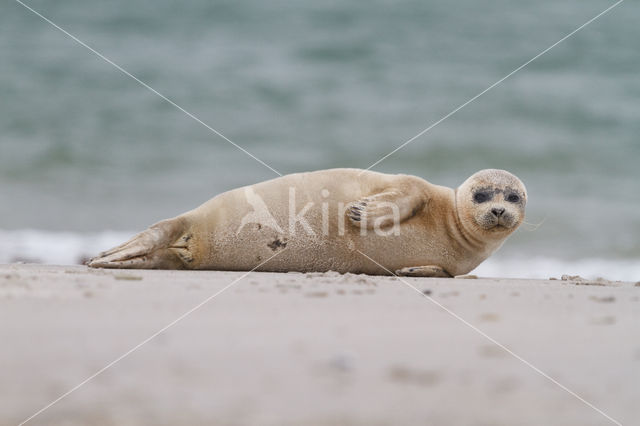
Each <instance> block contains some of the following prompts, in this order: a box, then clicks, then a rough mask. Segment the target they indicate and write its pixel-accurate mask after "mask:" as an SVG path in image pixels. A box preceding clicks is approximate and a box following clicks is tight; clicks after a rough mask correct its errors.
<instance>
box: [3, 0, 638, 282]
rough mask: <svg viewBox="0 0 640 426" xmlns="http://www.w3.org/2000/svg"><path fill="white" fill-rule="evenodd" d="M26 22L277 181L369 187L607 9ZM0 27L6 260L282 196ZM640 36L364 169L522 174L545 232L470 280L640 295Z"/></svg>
mask: <svg viewBox="0 0 640 426" xmlns="http://www.w3.org/2000/svg"><path fill="white" fill-rule="evenodd" d="M27 4H29V5H30V6H32V7H33V8H35V9H36V10H38V11H39V12H40V13H42V14H43V15H45V16H47V17H48V18H50V19H51V20H52V21H54V22H55V23H57V24H58V25H60V26H61V27H63V28H65V29H66V30H68V31H69V32H70V33H72V34H74V35H75V36H77V37H78V38H79V39H81V40H82V41H84V42H86V43H87V44H89V45H90V46H92V47H93V48H95V49H96V50H98V51H99V52H101V53H103V54H104V55H106V56H107V57H109V58H110V59H112V60H113V61H114V62H116V63H118V64H119V65H121V66H122V67H123V68H125V69H126V70H128V71H129V72H131V73H132V74H134V75H135V76H137V77H138V78H140V79H141V80H143V81H144V82H146V83H147V84H149V85H150V86H152V87H153V88H155V89H157V90H158V91H159V92H161V93H162V94H164V95H166V96H167V97H169V98H171V99H172V100H174V101H175V102H176V103H177V104H179V105H181V106H182V107H184V108H185V109H187V110H188V111H190V112H192V113H193V114H195V115H196V116H198V117H199V118H200V119H202V120H203V121H204V122H206V123H207V124H209V125H211V126H212V127H214V128H215V129H217V130H219V131H220V132H221V133H223V134H224V135H226V136H227V137H229V138H230V139H231V140H233V141H234V142H236V143H238V144H239V145H241V146H242V147H244V148H246V149H247V150H249V151H250V152H252V153H253V154H254V155H256V156H257V157H259V158H260V159H262V160H263V161H265V162H266V163H267V164H269V165H271V166H273V167H274V168H275V169H277V170H279V171H280V172H281V173H283V174H285V173H292V172H300V171H309V170H316V169H323V168H332V167H358V168H366V167H368V166H369V165H371V164H372V163H374V162H375V161H377V160H378V159H379V158H380V157H382V156H383V155H386V154H387V153H388V152H390V151H391V150H393V149H395V148H396V147H397V146H398V145H400V144H401V143H403V142H404V141H406V140H407V139H409V138H411V137H412V136H414V135H415V134H417V133H418V132H420V131H421V130H423V129H424V128H426V127H427V126H429V125H430V124H432V123H433V122H435V121H436V120H438V119H440V118H441V117H442V116H444V115H445V114H447V113H449V112H450V111H451V110H453V109H454V108H456V107H457V106H459V105H460V104H462V103H464V102H466V101H467V100H468V99H470V98H471V97H473V96H475V95H476V94H478V93H479V92H481V91H482V90H484V89H485V88H487V87H488V86H489V85H491V84H492V83H494V82H495V81H497V80H499V79H500V78H502V77H503V76H505V75H506V74H508V73H509V72H511V71H512V70H514V69H515V68H516V67H518V66H520V65H521V64H523V63H524V62H526V61H527V60H529V59H531V58H532V57H533V56H535V55H536V54H538V53H539V52H541V51H542V50H543V49H545V48H547V47H548V46H550V45H551V44H553V43H555V42H556V41H558V40H559V39H561V38H562V37H564V36H565V35H566V34H568V33H570V32H571V31H573V30H574V29H575V28H577V27H578V26H580V25H582V24H583V23H585V22H586V21H587V20H589V19H591V18H592V17H594V16H595V15H597V14H598V13H600V12H601V11H603V10H604V9H605V8H607V7H608V6H610V5H611V4H613V2H612V1H604V0H562V1H558V0H540V1H537V2H530V1H500V0H499V1H495V0H492V1H488V0H455V1H450V0H449V1H445V0H440V1H434V0H430V1H417V0H416V1H382V0H374V1H366V2H363V1H356V0H351V1H347V0H340V1H322V2H312V1H300V0H296V1H294V0H276V1H269V2H266V1H261V0H243V1H237V0H229V1H209V0H187V1H180V2H179V1H169V0H126V1H125V0H113V1H109V2H95V1H94V2H87V1H80V0H59V1H56V2H50V1H44V0H31V1H28V2H27ZM0 11H1V13H0V99H1V102H0V129H1V131H0V262H13V261H37V262H48V263H77V262H79V260H80V259H81V258H82V257H83V256H87V255H93V254H95V253H96V252H97V251H99V250H102V249H105V248H107V247H109V246H112V245H115V244H116V243H119V242H121V240H122V239H125V238H128V237H129V236H130V235H131V234H132V233H133V232H136V231H139V230H142V229H144V228H145V227H147V226H148V225H150V224H151V223H154V222H156V221H158V220H161V219H164V218H167V217H171V216H175V215H177V214H179V213H182V212H184V211H186V210H189V209H191V208H193V207H196V206H198V205H199V204H201V203H202V202H204V201H206V200H207V199H209V198H210V197H212V196H213V195H215V194H217V193H219V192H222V191H225V190H228V189H232V188H235V187H238V186H241V185H247V184H252V183H255V182H257V181H261V180H265V179H270V178H273V177H275V174H274V173H273V172H272V171H271V170H269V169H268V168H265V167H264V166H262V165H261V164H259V163H258V162H256V161H255V160H254V159H252V158H250V157H249V156H247V155H246V154H244V153H242V152H241V151H239V150H238V149H236V148H235V147H233V146H232V145H230V144H229V143H228V142H226V141H224V140H223V139H221V138H220V137H218V136H216V135H215V134H213V133H212V132H210V131H209V130H207V129H206V128H205V127H203V126H201V125H200V124H198V123H197V122H195V121H194V120H192V119H191V118H189V117H188V116H186V115H185V114H184V113H183V112H181V111H179V110H177V109H176V108H175V107H173V106H171V105H170V104H169V103H167V102H165V101H164V100H162V99H161V98H160V97H158V96H157V95H155V94H153V93H151V92H150V91H149V90H147V89H145V88H144V87H142V86H140V85H139V84H138V83H136V82H135V81H133V80H132V79H131V78H129V77H127V76H125V75H124V74H122V73H121V72H120V71H118V70H117V69H115V68H114V67H113V66H111V65H109V64H107V63H106V62H104V61H103V60H102V59H100V58H99V57H97V56H96V55H94V54H92V53H91V52H89V51H88V50H87V49H85V48H83V47H81V46H80V45H78V44H77V43H75V42H74V41H73V40H71V39H70V38H69V37H67V36H66V35H64V34H62V33H61V32H59V31H58V30H56V29H55V28H53V27H52V26H51V25H49V24H48V23H46V22H44V21H43V20H42V19H40V18H39V17H37V16H36V15H34V14H33V13H32V12H30V11H28V10H27V9H25V8H24V7H22V6H21V5H19V4H18V3H15V2H12V1H8V2H3V4H2V6H0ZM639 19H640V5H638V3H637V2H630V1H629V2H624V3H622V4H621V5H620V6H618V7H617V8H615V9H613V10H612V11H611V12H610V13H608V14H606V15H604V16H603V17H601V18H600V19H598V20H597V21H595V22H593V23H592V24H591V25H589V26H588V27H586V28H585V29H584V30H582V31H580V32H579V33H577V34H576V35H575V36H573V37H571V38H570V39H568V40H566V41H565V42H563V43H562V44H560V45H558V46H557V47H555V48H554V49H553V50H551V51H550V52H548V53H547V54H545V55H544V56H542V57H540V58H539V59H537V60H536V61H535V62H533V63H531V64H529V65H528V66H527V67H526V68H524V69H522V70H521V71H519V72H518V73H516V74H515V75H513V76H512V77H511V78H509V79H508V80H506V81H504V82H503V83H502V84H500V85H499V86H497V87H496V88H494V89H493V90H491V91H490V92H488V93H487V94H485V95H484V96H482V97H481V98H479V99H478V100H477V101H475V102H473V103H472V104H470V105H468V106H467V107H466V108H464V109H462V110H461V111H459V112H458V113H456V114H455V115H453V116H452V117H451V118H449V119H448V120H446V121H444V122H443V123H441V124H440V125H438V126H437V127H435V128H434V129H432V130H431V131H430V132H428V133H426V134H425V135H423V136H422V137H420V138H419V139H417V140H415V141H414V142H413V143H412V144H410V145H408V146H407V147H405V148H404V149H402V150H400V151H399V152H397V153H396V154H394V155H392V156H391V157H389V158H387V159H386V160H385V161H383V162H381V163H380V164H379V165H377V166H376V167H375V168H374V170H377V171H382V172H389V173H409V174H415V175H418V176H421V177H424V178H425V179H427V180H429V181H431V182H433V183H437V184H442V185H448V186H452V187H455V186H458V185H459V184H460V183H461V182H462V181H463V180H464V179H465V178H466V177H467V176H469V175H470V174H472V173H473V172H475V171H477V170H479V169H483V168H490V167H491V168H504V169H508V170H510V171H511V172H513V173H515V174H516V175H518V176H519V177H520V178H521V179H522V180H523V181H524V182H525V184H526V185H527V188H528V191H529V197H530V200H529V205H528V213H527V221H528V222H529V223H531V224H534V225H535V226H534V225H524V226H522V228H521V229H520V230H519V231H518V232H517V233H516V234H514V235H513V236H512V237H511V238H510V239H509V240H508V241H507V242H506V244H505V246H504V247H503V248H502V249H501V250H500V251H499V252H498V253H497V254H496V255H495V256H494V257H493V258H491V259H490V260H489V261H487V262H486V263H485V264H483V265H482V266H481V267H480V268H479V269H478V270H477V272H478V273H479V274H483V275H496V276H514V277H543V278H548V277H550V276H557V275H559V274H563V273H567V274H582V275H584V276H590V277H596V276H603V277H606V278H609V279H624V280H639V279H640V260H639V259H640V242H639V241H640V238H639V237H640V190H638V182H639V181H640V167H639V160H640V140H639V138H638V135H639V134H640V120H639V119H638V118H639V116H640V78H639V77H638V75H639V68H640V51H639V45H638V42H637V41H638V39H639V38H640V27H639V26H638V25H637V23H638V20H639ZM538 225H539V226H538Z"/></svg>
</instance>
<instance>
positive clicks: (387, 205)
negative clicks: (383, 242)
mask: <svg viewBox="0 0 640 426" xmlns="http://www.w3.org/2000/svg"><path fill="white" fill-rule="evenodd" d="M425 203H426V197H425V196H424V195H423V194H421V193H418V192H415V193H412V192H404V191H400V190H389V191H385V192H379V193H377V194H373V195H370V196H368V197H364V198H361V199H359V200H357V201H355V202H353V203H351V204H350V205H349V206H348V208H347V217H348V218H349V221H350V222H351V223H352V224H353V225H355V226H357V227H360V228H367V229H374V228H382V227H386V226H390V225H394V224H400V223H401V222H403V221H405V220H407V219H409V218H410V217H412V216H414V215H415V214H416V213H417V212H418V211H420V209H422V208H423V207H424V205H425Z"/></svg>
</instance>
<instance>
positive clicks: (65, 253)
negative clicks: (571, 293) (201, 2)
mask: <svg viewBox="0 0 640 426" xmlns="http://www.w3.org/2000/svg"><path fill="white" fill-rule="evenodd" d="M134 234H135V232H121V231H103V232H92V233H75V232H51V231H41V230H32V229H25V230H10V231H8V230H0V263H16V262H25V263H46V264H56V265H77V264H82V263H83V262H84V261H85V260H87V259H88V258H89V257H91V256H95V255H96V254H98V253H99V252H101V251H104V250H107V249H109V248H111V247H114V246H116V245H118V244H121V243H122V242H123V241H126V240H127V239H129V238H131V237H132V236H133V235H134ZM472 273H473V274H475V275H478V276H483V277H504V278H542V279H548V278H551V277H554V278H560V277H561V276H562V275H565V274H567V275H580V276H582V277H584V278H588V279H595V278H600V277H601V278H606V279H609V280H620V281H638V280H640V261H638V260H633V259H602V258H589V259H578V260H567V259H560V258H551V257H543V256H540V257H526V258H525V257H504V256H500V255H497V256H494V257H492V258H489V259H488V260H486V261H485V262H483V263H482V264H481V265H480V266H479V267H478V268H476V269H475V270H474V271H472Z"/></svg>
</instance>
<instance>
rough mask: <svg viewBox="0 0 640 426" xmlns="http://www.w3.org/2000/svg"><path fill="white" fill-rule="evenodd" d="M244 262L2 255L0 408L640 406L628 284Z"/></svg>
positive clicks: (218, 412)
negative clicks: (61, 261) (15, 260)
mask: <svg viewBox="0 0 640 426" xmlns="http://www.w3.org/2000/svg"><path fill="white" fill-rule="evenodd" d="M243 275H245V274H243V273H240V272H213V271H202V272H184V271H119V270H113V271H107V270H90V269H87V268H85V267H81V266H43V265H4V266H0V323H1V324H2V325H1V326H0V341H1V342H2V351H0V365H2V379H1V380H0V413H1V414H0V424H2V425H14V424H19V423H20V422H22V421H24V420H26V419H28V418H29V417H30V416H32V415H33V414H35V413H36V412H38V411H39V410H41V409H42V408H44V407H45V406H47V405H48V404H50V403H51V402H52V401H54V400H56V399H57V398H58V397H60V396H61V395H63V394H65V393H66V392H67V391H69V390H70V389H72V388H74V387H75V386H77V385H78V384H80V383H82V382H83V381H85V380H86V379H87V378H88V377H90V376H92V375H93V374H95V373H96V372H98V371H100V370H101V369H103V368H104V367H105V366H107V365H109V363H111V362H113V361H114V360H117V359H119V358H120V357H121V356H122V355H123V354H126V353H128V355H127V356H126V357H124V358H121V359H120V360H119V361H118V362H116V363H114V364H112V365H111V367H110V368H108V369H106V370H103V371H102V372H101V373H100V374H98V375H97V376H95V377H94V378H93V379H91V380H89V381H87V382H86V383H85V384H84V385H82V386H80V387H78V388H77V389H76V390H75V391H74V392H72V393H70V394H69V395H68V396H66V397H65V398H63V399H61V400H59V401H58V402H57V403H55V404H54V405H52V406H50V407H49V408H48V409H46V410H44V411H42V412H41V413H40V414H39V415H37V416H36V417H34V418H32V419H31V420H30V421H29V422H28V423H27V424H33V425H36V424H41V425H80V424H92V425H143V424H145V425H147V424H156V425H175V424H214V425H246V424H251V425H398V424H403V425H542V424H548V425H551V424H553V425H607V424H615V422H614V421H613V420H615V421H617V422H620V423H621V424H628V425H631V424H637V423H638V421H639V420H640V407H639V406H638V404H637V401H638V396H639V394H638V383H640V343H639V342H640V341H639V340H638V336H639V335H640V286H638V285H636V284H634V283H620V282H617V283H616V282H605V281H575V280H560V279H558V280H515V279H482V278H480V279H425V278H408V279H406V282H403V281H401V280H399V279H397V278H395V277H373V276H365V275H351V274H347V275H339V274H336V273H314V274H300V273H287V274H274V273H250V274H249V275H246V276H244V277H243ZM232 283H233V284H232ZM230 284H232V285H230ZM407 284H411V285H413V286H415V287H416V288H417V289H418V290H420V292H424V294H427V295H428V296H429V297H430V298H432V300H430V299H429V298H428V297H425V296H424V295H422V294H421V293H419V292H417V291H415V290H413V289H411V288H410V287H409V286H408V285H407ZM225 287H226V290H224V291H222V292H220V291H221V290H223V289H225ZM215 294H217V296H215V297H212V296H214V295H215ZM203 302H204V303H203ZM436 302H437V303H439V304H441V305H442V307H440V306H438V305H437V304H436ZM194 308H196V309H195V310H194ZM190 311H191V313H189V314H188V315H186V316H185V315H184V314H185V313H187V312H190ZM181 316H182V317H181ZM178 318H182V319H181V320H180V321H178V322H175V320H176V319H178ZM463 320H464V321H467V322H468V324H465V323H464V322H463ZM171 324H172V325H171ZM167 325H171V326H170V327H169V328H167V329H166V330H165V331H163V332H162V333H160V334H157V335H156V336H155V337H154V338H152V339H151V340H149V341H148V342H146V343H145V344H143V345H140V346H139V347H137V346H138V345H139V344H140V343H142V342H144V341H145V340H146V339H148V338H149V337H151V336H154V335H155V334H156V333H157V332H158V331H159V330H162V329H163V328H165V327H166V326H167ZM474 327H475V328H476V329H474ZM480 332H482V333H485V334H486V335H487V336H489V337H490V338H493V339H495V340H496V341H497V342H500V343H501V344H503V345H505V347H507V348H508V349H509V350H511V351H513V353H515V354H517V355H518V356H520V357H521V358H522V359H523V360H526V362H528V363H530V364H531V366H530V365H527V364H526V363H525V362H524V361H523V360H519V359H517V358H516V357H515V356H514V355H512V354H509V353H508V352H507V351H505V350H504V349H503V348H501V347H499V346H498V345H496V344H495V343H492V342H491V341H490V340H489V338H487V337H486V336H483V335H481V334H480ZM136 347H137V349H135V350H134V351H131V352H129V351H130V350H131V349H132V348H136ZM532 366H535V368H538V369H539V370H540V371H541V372H544V373H545V374H548V375H549V376H550V377H551V378H552V379H553V380H556V381H557V382H558V383H559V384H561V385H562V386H565V387H566V388H567V389H569V390H571V391H572V392H575V393H576V394H577V395H579V396H580V397H581V398H584V400H585V401H587V402H588V403H590V404H593V406H594V407H596V408H597V409H598V410H601V411H602V413H601V412H598V411H597V410H596V409H594V408H592V407H590V406H588V405H587V404H586V403H585V402H582V401H580V400H579V399H578V398H577V397H576V396H574V395H571V394H570V393H569V392H567V390H565V389H562V388H561V386H559V385H558V384H556V383H553V382H552V381H551V380H550V379H549V378H546V377H544V376H543V375H542V374H541V373H540V372H537V371H535V370H534V369H533V368H532ZM603 413H604V414H603ZM605 414H606V415H605ZM606 416H610V417H611V419H613V420H611V419H608V418H607V417H606Z"/></svg>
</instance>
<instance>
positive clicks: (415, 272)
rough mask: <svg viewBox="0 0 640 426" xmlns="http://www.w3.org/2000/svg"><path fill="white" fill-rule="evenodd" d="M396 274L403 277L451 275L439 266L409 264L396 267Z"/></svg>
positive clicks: (448, 276) (441, 276) (443, 276)
mask: <svg viewBox="0 0 640 426" xmlns="http://www.w3.org/2000/svg"><path fill="white" fill-rule="evenodd" d="M396 275H401V276H405V277H431V278H452V275H451V274H449V273H448V272H447V271H445V270H444V269H442V268H441V267H439V266H433V265H429V266H410V267H408V268H402V269H398V270H397V271H396Z"/></svg>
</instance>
